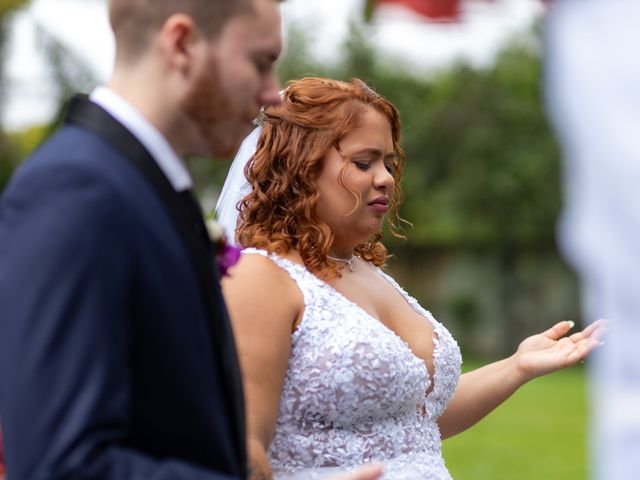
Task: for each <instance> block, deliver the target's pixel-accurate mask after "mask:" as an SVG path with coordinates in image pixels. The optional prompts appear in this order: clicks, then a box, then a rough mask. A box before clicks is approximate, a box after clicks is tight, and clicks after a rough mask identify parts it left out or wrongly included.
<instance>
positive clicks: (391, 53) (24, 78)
mask: <svg viewBox="0 0 640 480" xmlns="http://www.w3.org/2000/svg"><path fill="white" fill-rule="evenodd" d="M363 2H364V0H287V1H286V2H284V3H283V4H282V7H281V9H282V16H283V23H284V32H285V40H286V32H287V30H288V29H289V28H290V26H292V25H293V26H295V27H296V28H302V29H303V30H304V31H305V32H307V34H308V35H310V37H311V40H312V41H311V42H310V43H311V45H312V46H313V47H312V55H313V56H314V57H316V58H317V59H319V60H322V61H326V62H331V61H335V59H336V58H338V57H339V55H340V45H341V43H342V42H343V40H344V38H345V36H346V34H347V31H348V28H349V22H350V21H352V20H355V21H361V12H362V8H363V7H362V5H363ZM106 9H107V2H106V0H33V1H32V3H31V5H30V7H29V8H28V9H26V10H24V11H22V12H20V13H18V14H17V15H16V16H15V18H14V19H13V22H12V26H11V30H10V45H9V55H8V59H7V64H6V66H5V68H6V74H7V76H8V82H7V84H6V85H7V86H6V87H5V88H6V90H5V93H4V104H3V106H2V121H3V124H4V125H5V127H6V128H8V129H10V130H13V129H20V128H24V127H27V126H29V125H33V124H35V123H43V122H46V121H48V120H49V119H50V117H51V115H52V114H53V112H54V109H55V107H56V105H55V95H54V92H53V90H52V88H51V83H52V82H51V74H50V72H49V71H48V69H47V67H46V62H45V61H44V59H43V55H42V54H41V53H40V52H41V50H42V48H41V46H40V43H41V42H39V41H38V38H39V35H38V32H41V31H45V32H46V33H47V34H48V35H52V36H53V37H54V38H55V39H57V40H58V41H60V42H61V43H63V44H64V45H65V46H66V47H68V48H69V49H71V50H72V51H73V52H74V54H75V55H76V56H78V57H79V58H80V59H82V60H83V61H85V62H86V63H87V64H89V65H90V66H91V68H92V69H93V70H94V72H95V74H96V77H97V78H98V79H99V81H101V82H104V81H106V80H107V79H108V77H109V73H110V71H111V66H112V63H113V56H114V47H113V38H112V35H111V31H110V29H109V26H108V22H107V11H106ZM542 11H543V7H542V3H541V2H540V0H492V1H489V0H474V1H470V2H467V3H466V7H465V11H464V16H463V20H462V22H460V23H458V24H431V23H426V22H424V21H423V20H422V19H420V18H417V17H416V16H414V15H412V14H411V13H410V12H407V11H405V10H403V9H401V8H397V7H395V8H391V7H386V8H382V7H381V8H379V9H378V11H377V13H376V15H375V17H374V20H373V22H372V24H371V25H370V26H369V27H368V30H367V32H368V35H370V37H371V40H372V42H373V44H374V45H376V46H377V47H378V49H379V51H380V55H381V56H387V57H389V58H394V59H395V60H396V61H400V62H402V63H404V64H405V65H406V66H408V67H409V68H411V69H412V70H414V71H416V72H417V73H419V72H428V71H430V70H433V69H437V68H442V67H444V66H446V65H447V64H449V63H451V62H452V61H454V60H457V59H464V60H467V61H468V62H470V63H472V64H474V65H478V66H483V65H488V64H490V63H491V61H492V59H493V58H494V56H495V53H496V52H497V51H498V49H499V48H500V47H501V46H502V45H503V44H504V43H505V41H507V40H508V39H509V38H511V37H512V36H513V35H514V34H515V33H516V32H518V31H522V30H524V29H526V28H527V27H528V26H529V25H530V24H531V22H532V21H533V19H534V18H536V17H537V16H539V15H540V14H541V13H542Z"/></svg>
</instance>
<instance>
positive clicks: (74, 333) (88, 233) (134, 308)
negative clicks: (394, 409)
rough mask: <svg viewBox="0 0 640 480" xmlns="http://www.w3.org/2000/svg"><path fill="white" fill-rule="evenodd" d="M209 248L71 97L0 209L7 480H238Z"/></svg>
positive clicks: (234, 392) (181, 208)
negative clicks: (64, 113)
mask: <svg viewBox="0 0 640 480" xmlns="http://www.w3.org/2000/svg"><path fill="white" fill-rule="evenodd" d="M210 247H211V245H210V244H207V243H206V238H205V236H204V232H203V229H202V219H201V217H199V218H196V216H195V215H193V210H190V209H189V207H188V205H187V204H186V202H184V200H183V199H182V198H181V196H180V195H178V194H177V193H176V192H174V191H173V189H172V188H171V186H170V184H169V182H168V180H167V179H166V178H165V177H164V176H163V175H162V173H161V171H160V170H159V169H158V167H157V165H156V164H155V162H153V160H152V159H151V157H150V156H149V154H148V152H146V150H145V149H144V148H143V147H142V145H141V144H140V143H139V142H138V141H137V140H136V139H135V137H133V136H132V135H131V134H130V133H129V132H128V131H127V130H126V129H125V128H124V127H122V125H120V124H119V123H118V122H116V121H115V120H114V119H113V118H112V117H110V116H109V115H108V114H107V113H106V112H105V111H104V110H102V109H101V108H99V107H98V106H96V105H95V104H93V103H91V102H89V101H88V100H86V99H82V98H76V99H75V100H74V101H73V102H72V106H71V107H70V111H69V114H68V118H67V121H66V123H65V125H64V126H63V127H62V128H61V129H60V130H59V131H58V132H57V133H56V134H55V135H54V136H53V137H52V138H51V139H49V140H48V141H47V142H46V143H45V144H44V145H43V146H42V147H41V148H40V149H39V150H38V151H37V152H36V153H35V154H34V155H33V156H32V157H31V158H30V159H28V160H27V161H26V162H25V163H24V164H23V165H22V166H21V168H20V169H19V170H18V171H17V173H16V174H15V175H14V178H13V179H12V181H11V183H10V184H9V186H8V187H7V188H6V190H5V191H4V193H3V197H2V200H1V203H0V423H1V424H2V428H3V432H4V442H5V457H6V463H7V472H8V480H23V479H58V478H60V479H62V478H64V479H67V478H68V479H89V478H96V479H98V478H101V479H118V480H125V479H141V480H155V479H158V480H160V479H182V478H189V479H205V478H206V479H212V480H213V479H219V480H222V479H232V478H233V479H240V478H245V477H246V451H245V431H244V412H243V409H244V406H243V402H242V389H241V380H240V376H239V367H238V362H237V357H236V352H235V345H234V342H233V337H232V333H231V328H230V325H229V321H228V317H227V313H226V310H225V307H224V304H223V300H222V296H221V293H220V288H219V282H218V273H217V270H216V268H215V265H214V262H213V260H212V259H213V257H212V254H211V248H210Z"/></svg>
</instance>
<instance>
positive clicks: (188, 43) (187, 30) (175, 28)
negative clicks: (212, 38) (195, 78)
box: [159, 13, 203, 73]
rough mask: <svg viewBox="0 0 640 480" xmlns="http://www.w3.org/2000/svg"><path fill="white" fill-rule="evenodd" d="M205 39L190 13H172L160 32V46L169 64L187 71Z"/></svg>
mask: <svg viewBox="0 0 640 480" xmlns="http://www.w3.org/2000/svg"><path fill="white" fill-rule="evenodd" d="M202 40H203V37H202V34H201V33H200V32H199V30H198V28H197V27H196V24H195V22H194V20H193V18H191V17H190V16H188V15H184V14H181V13H178V14H174V15H171V16H170V17H169V18H168V19H167V20H166V21H165V22H164V24H163V25H162V29H161V30H160V32H159V48H160V51H161V53H162V56H163V57H164V59H165V61H166V62H167V64H168V65H169V66H170V67H172V68H175V69H177V70H179V71H182V72H184V73H187V72H188V70H189V69H190V68H191V64H192V62H193V60H194V57H195V56H196V55H197V54H196V49H197V48H198V43H199V42H201V41H202Z"/></svg>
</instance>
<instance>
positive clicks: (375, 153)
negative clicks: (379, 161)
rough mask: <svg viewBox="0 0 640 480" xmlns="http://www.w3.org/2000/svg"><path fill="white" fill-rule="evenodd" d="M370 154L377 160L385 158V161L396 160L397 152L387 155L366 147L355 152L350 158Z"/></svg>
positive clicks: (374, 148)
mask: <svg viewBox="0 0 640 480" xmlns="http://www.w3.org/2000/svg"><path fill="white" fill-rule="evenodd" d="M363 154H368V155H371V156H373V157H376V158H380V157H384V160H395V158H396V154H395V152H391V153H387V154H386V155H385V154H384V153H383V152H382V150H380V149H379V148H376V147H366V148H361V149H359V150H356V151H355V152H353V153H351V154H349V156H350V157H354V156H357V155H363Z"/></svg>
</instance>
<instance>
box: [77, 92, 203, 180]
mask: <svg viewBox="0 0 640 480" xmlns="http://www.w3.org/2000/svg"><path fill="white" fill-rule="evenodd" d="M89 99H90V100H91V101H92V102H94V103H96V104H97V105H100V106H101V107H102V108H104V109H105V110H106V111H107V112H109V113H110V114H111V115H112V116H113V117H114V118H115V119H116V120H118V121H119V122H120V123H121V124H122V125H124V126H125V127H126V128H127V130H129V131H130V132H131V133H132V134H133V135H134V136H135V137H136V138H137V139H138V140H139V141H140V143H142V145H144V147H145V148H146V149H147V150H148V151H149V153H150V154H151V156H152V157H153V159H154V160H155V161H156V163H157V164H158V166H159V167H160V169H161V170H162V172H163V173H164V174H165V176H166V177H167V178H168V179H169V182H171V185H172V186H173V188H174V190H176V191H177V192H182V191H184V190H188V189H190V188H191V187H193V180H192V179H191V175H190V174H189V171H188V170H187V167H186V166H185V164H184V162H183V161H182V160H181V159H180V157H179V156H178V154H177V153H176V152H175V151H174V150H173V148H171V145H169V142H167V140H166V139H165V138H164V136H163V135H162V134H161V133H160V132H159V131H158V129H157V128H155V127H154V126H153V125H151V123H149V121H148V120H147V119H146V118H144V117H143V116H142V115H141V114H140V112H138V110H136V109H135V108H134V107H133V106H132V105H131V104H129V103H128V102H127V101H126V100H125V99H124V98H122V97H121V96H120V95H118V94H117V93H115V92H114V91H113V90H110V89H109V88H107V87H97V88H95V89H94V90H93V92H91V95H90V96H89Z"/></svg>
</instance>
